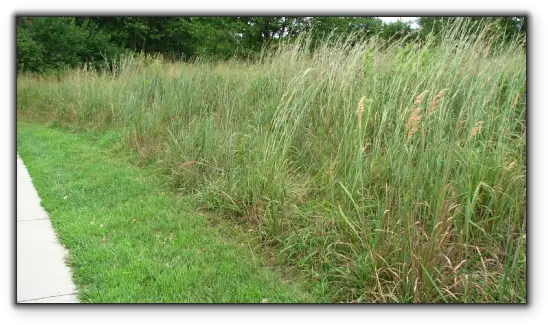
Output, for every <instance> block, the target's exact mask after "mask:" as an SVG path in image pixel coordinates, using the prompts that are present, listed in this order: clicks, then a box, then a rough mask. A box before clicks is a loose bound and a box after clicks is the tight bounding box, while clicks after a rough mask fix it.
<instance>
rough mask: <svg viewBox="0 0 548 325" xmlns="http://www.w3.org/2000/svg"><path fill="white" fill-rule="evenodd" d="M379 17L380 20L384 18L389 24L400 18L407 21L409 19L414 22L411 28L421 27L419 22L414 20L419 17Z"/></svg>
mask: <svg viewBox="0 0 548 325" xmlns="http://www.w3.org/2000/svg"><path fill="white" fill-rule="evenodd" d="M378 18H379V19H380V20H382V21H383V22H385V23H387V24H389V23H393V22H396V21H398V20H402V21H405V22H407V21H409V22H412V24H411V28H418V27H419V25H418V24H417V23H414V22H413V21H415V20H416V19H417V18H419V17H378Z"/></svg>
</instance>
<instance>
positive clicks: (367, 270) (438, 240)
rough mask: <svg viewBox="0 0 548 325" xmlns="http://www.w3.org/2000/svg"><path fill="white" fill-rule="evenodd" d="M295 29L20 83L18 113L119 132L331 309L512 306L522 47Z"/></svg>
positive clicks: (520, 248)
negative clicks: (287, 36) (242, 51)
mask: <svg viewBox="0 0 548 325" xmlns="http://www.w3.org/2000/svg"><path fill="white" fill-rule="evenodd" d="M461 28H462V27H459V26H458V25H457V26H456V27H454V28H452V29H450V30H447V31H445V32H444V34H443V35H442V40H443V41H442V42H440V43H439V44H436V45H434V42H433V36H431V38H429V39H427V40H426V41H425V42H423V44H422V46H420V47H419V46H418V45H413V44H412V43H410V44H408V45H405V44H404V43H403V41H400V42H396V43H392V44H387V43H383V42H382V41H380V40H378V39H374V38H373V39H369V40H367V41H358V42H356V39H355V38H352V37H349V38H330V39H328V40H326V41H324V42H323V43H322V44H320V45H319V46H317V47H315V48H314V50H313V51H310V50H309V49H310V46H309V41H310V39H309V38H307V37H306V36H302V37H300V38H299V39H298V40H297V41H295V42H292V43H287V44H283V45H281V46H279V47H277V48H276V49H270V50H266V51H264V52H263V54H262V56H261V59H260V60H259V61H258V62H254V63H249V62H241V61H236V60H233V61H228V62H223V63H209V62H196V63H193V64H187V63H167V62H164V61H163V60H161V58H157V57H156V58H155V57H144V56H141V57H126V58H123V59H122V60H120V61H117V62H116V64H115V70H114V74H106V73H100V72H96V71H87V70H78V71H70V72H67V73H65V74H63V75H62V76H61V77H60V79H61V80H60V81H58V80H57V79H52V80H48V79H47V78H38V77H36V76H30V75H22V76H19V77H18V80H17V109H18V117H19V118H29V119H47V120H53V121H56V122H59V123H67V124H71V125H76V126H80V127H95V128H122V129H123V130H125V141H126V142H127V144H128V146H130V147H131V148H133V149H134V150H136V152H137V153H138V154H139V156H140V157H141V158H142V159H143V161H145V162H148V163H153V164H155V166H157V168H159V169H161V170H163V171H165V172H166V173H170V174H171V175H172V180H173V185H174V187H175V188H177V189H179V190H181V191H183V192H187V193H193V194H194V195H195V196H196V198H197V199H198V200H199V203H200V205H202V206H203V207H204V208H207V209H210V210H212V211H215V212H217V213H221V214H223V215H225V216H226V217H227V218H230V219H232V220H234V221H236V222H247V223H249V225H251V226H253V227H256V228H257V230H258V231H259V232H260V233H261V235H262V237H263V239H264V241H263V242H264V245H265V246H267V247H268V248H269V249H274V250H275V251H277V252H278V254H279V257H280V260H281V262H282V263H286V264H290V265H292V266H294V267H296V268H298V269H301V270H304V271H305V272H307V274H308V275H309V276H310V279H311V281H322V283H324V284H325V287H326V289H327V290H328V292H329V293H330V295H331V297H332V300H333V301H352V300H355V301H358V302H524V301H525V299H526V289H525V287H526V284H525V283H526V247H525V239H526V179H525V174H526V120H525V116H526V115H525V113H526V111H525V109H526V108H525V107H526V103H525V98H526V96H525V89H526V64H525V60H526V58H525V53H524V50H523V43H522V40H519V39H516V40H514V41H513V42H510V43H508V44H504V45H498V44H497V43H496V42H495V41H494V40H495V37H494V36H491V35H490V34H489V30H488V28H485V29H484V30H483V31H481V32H479V33H478V34H477V35H475V36H474V37H472V36H463V35H465V34H464V33H462V30H461Z"/></svg>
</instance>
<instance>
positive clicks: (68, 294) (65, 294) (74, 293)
mask: <svg viewBox="0 0 548 325" xmlns="http://www.w3.org/2000/svg"><path fill="white" fill-rule="evenodd" d="M77 294H78V293H76V292H73V293H64V294H61V295H54V296H46V297H42V298H33V299H27V300H19V301H17V303H20V302H27V301H34V300H42V299H46V298H55V297H63V296H73V295H77Z"/></svg>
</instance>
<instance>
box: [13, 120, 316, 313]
mask: <svg viewBox="0 0 548 325" xmlns="http://www.w3.org/2000/svg"><path fill="white" fill-rule="evenodd" d="M114 135H115V134H114V133H112V132H111V133H102V135H97V134H95V133H90V132H87V133H73V132H70V130H68V129H60V128H53V127H47V126H44V125H39V124H30V123H23V122H20V123H18V125H17V151H18V152H19V154H20V156H21V158H22V159H23V161H24V163H25V165H26V166H27V168H28V170H29V172H30V174H31V176H32V179H33V182H34V185H35V186H36V188H37V190H38V193H39V195H40V197H41V198H42V205H43V206H44V208H45V209H46V210H47V211H48V212H49V214H50V216H51V219H52V223H53V226H54V228H55V230H56V232H57V233H58V235H59V237H60V241H61V243H62V244H63V245H64V246H65V247H66V248H67V249H68V250H69V252H70V253H69V262H70V265H71V267H72V270H73V277H74V281H75V283H76V285H77V287H78V289H79V299H80V300H81V301H82V302H89V303H110V302H120V303H132V302H133V303H136V302H151V303H152V302H157V303H169V302H215V303H217V302H219V303H229V302H230V303H240V302H247V303H260V302H262V301H263V299H267V300H268V302H316V301H321V300H322V298H320V297H321V294H319V293H318V292H320V291H321V290H318V289H313V288H311V286H310V284H307V287H306V288H307V290H308V291H307V290H305V289H304V288H303V286H302V285H300V281H299V280H296V278H294V277H293V278H292V279H293V280H291V279H283V278H282V275H281V273H280V272H279V271H277V269H275V268H267V267H265V258H264V256H263V255H261V254H260V252H257V251H256V250H254V249H253V247H255V246H256V237H254V236H253V234H248V233H247V231H244V230H238V229H235V228H234V226H229V225H228V224H226V223H221V225H217V226H215V227H213V226H210V225H209V224H208V222H207V220H206V218H205V217H204V216H202V215H201V214H200V213H198V212H197V211H196V209H195V208H194V207H193V205H192V203H191V201H189V198H188V197H181V196H178V195H177V194H175V193H173V191H171V190H170V188H169V186H168V185H167V181H166V180H165V178H164V177H162V176H161V175H158V174H157V173H154V172H153V171H152V169H151V168H146V167H136V166H135V165H134V164H132V163H131V162H130V159H129V156H128V155H127V154H124V152H126V151H125V150H121V149H120V148H121V145H120V143H119V142H117V140H116V139H119V137H116V136H114ZM116 148H117V149H116ZM227 227H231V228H234V229H227ZM227 234H230V236H228V235H227ZM308 292H315V294H310V293H308Z"/></svg>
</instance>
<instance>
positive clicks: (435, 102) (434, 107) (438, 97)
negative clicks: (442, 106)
mask: <svg viewBox="0 0 548 325" xmlns="http://www.w3.org/2000/svg"><path fill="white" fill-rule="evenodd" d="M447 89H448V88H445V89H442V90H440V92H439V93H438V94H437V95H436V96H435V97H434V100H433V101H432V105H430V108H429V109H428V115H432V114H434V112H436V110H437V109H438V106H439V103H440V100H441V98H442V97H443V95H444V94H445V91H447Z"/></svg>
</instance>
